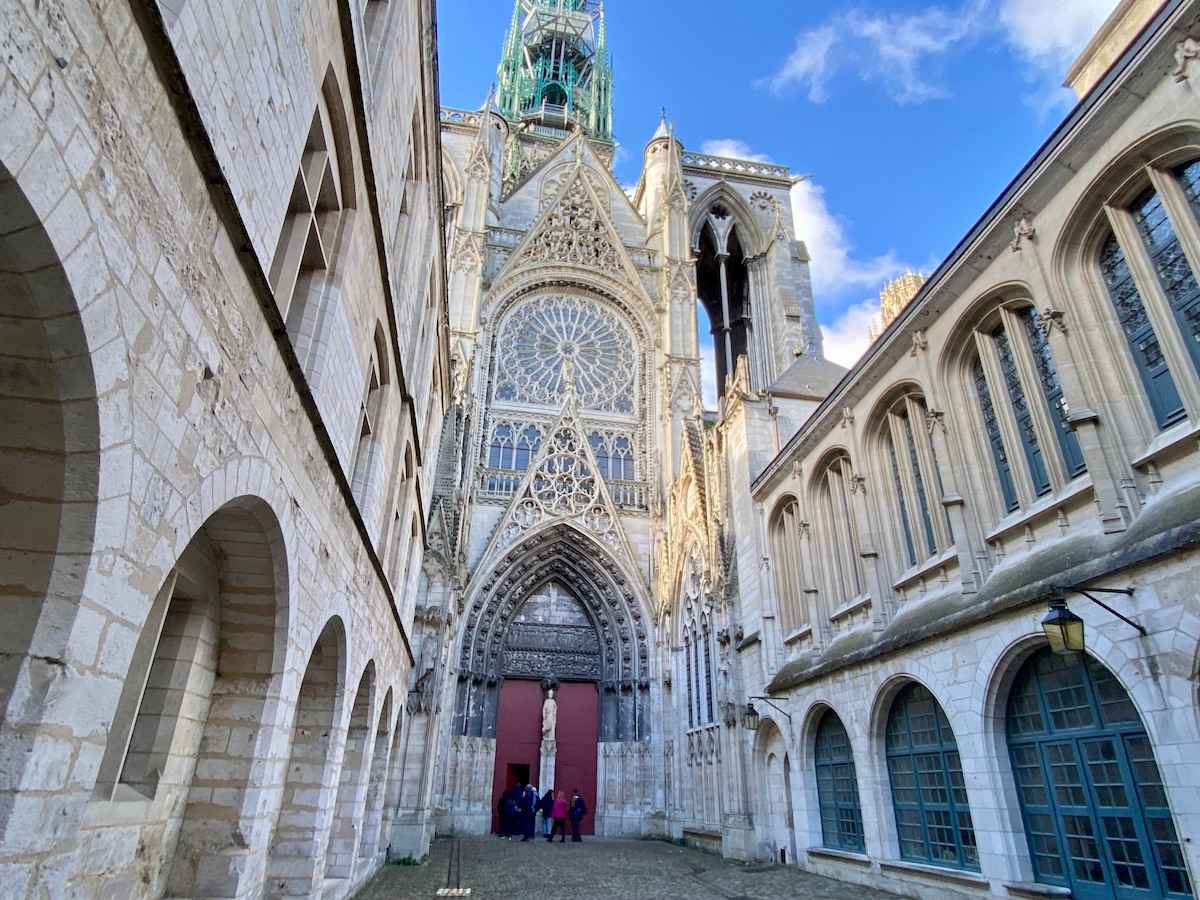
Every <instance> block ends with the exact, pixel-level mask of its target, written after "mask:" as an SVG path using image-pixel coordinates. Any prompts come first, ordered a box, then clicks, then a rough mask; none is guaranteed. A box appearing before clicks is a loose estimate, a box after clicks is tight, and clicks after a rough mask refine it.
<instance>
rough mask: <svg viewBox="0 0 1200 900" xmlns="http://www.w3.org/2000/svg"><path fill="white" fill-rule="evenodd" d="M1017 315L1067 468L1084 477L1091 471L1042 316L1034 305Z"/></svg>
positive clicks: (1070, 471)
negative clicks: (1021, 323) (1088, 469)
mask: <svg viewBox="0 0 1200 900" xmlns="http://www.w3.org/2000/svg"><path fill="white" fill-rule="evenodd" d="M1017 315H1018V316H1019V317H1020V319H1021V321H1022V322H1023V323H1024V325H1025V337H1026V338H1027V339H1028V341H1029V349H1030V351H1031V352H1032V353H1033V363H1034V366H1035V367H1036V368H1037V373H1038V380H1039V381H1041V384H1042V396H1043V397H1044V398H1045V400H1046V406H1047V408H1048V410H1049V412H1050V420H1051V422H1052V423H1053V424H1054V433H1055V435H1056V436H1057V437H1058V446H1059V449H1060V450H1061V451H1062V457H1063V465H1064V466H1065V467H1066V470H1067V474H1069V475H1071V476H1072V477H1074V476H1076V475H1082V474H1083V473H1084V472H1086V471H1087V463H1085V462H1084V461H1083V453H1082V452H1081V451H1080V449H1079V438H1077V437H1076V436H1075V429H1074V428H1072V427H1071V423H1070V420H1069V418H1068V416H1069V415H1070V412H1071V410H1070V408H1069V407H1068V406H1067V401H1066V399H1064V397H1063V390H1062V384H1060V383H1059V380H1058V367H1057V366H1056V365H1055V364H1054V354H1053V353H1052V352H1051V351H1050V342H1049V341H1048V340H1047V339H1046V331H1045V327H1044V323H1043V322H1042V317H1041V316H1039V315H1038V314H1037V312H1036V311H1035V310H1034V308H1033V307H1032V306H1027V307H1025V308H1024V309H1023V310H1021V311H1020V312H1019V313H1017Z"/></svg>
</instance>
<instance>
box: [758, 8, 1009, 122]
mask: <svg viewBox="0 0 1200 900" xmlns="http://www.w3.org/2000/svg"><path fill="white" fill-rule="evenodd" d="M986 6H987V0H967V2H966V3H965V4H964V5H963V6H962V7H961V8H960V9H957V10H955V9H948V8H946V7H943V6H930V7H927V8H925V9H923V10H921V11H920V12H917V13H912V14H904V13H880V12H876V11H874V10H872V11H867V10H863V9H850V10H847V11H844V12H841V13H838V14H836V15H835V16H834V17H833V18H832V19H830V20H829V21H828V22H827V23H825V24H823V25H820V26H818V27H816V28H810V29H807V30H805V31H802V32H800V34H799V35H798V36H797V38H796V46H795V48H794V49H793V50H792V52H791V54H790V55H789V56H788V58H787V59H786V60H785V61H784V63H783V65H782V66H781V67H780V68H779V69H778V70H777V71H776V72H775V73H774V74H772V75H771V76H769V77H768V78H766V79H763V81H762V82H761V84H762V85H763V86H765V87H766V88H767V89H769V90H770V91H771V92H772V93H774V94H783V93H785V92H786V91H788V90H790V89H791V88H802V89H804V90H805V91H806V93H807V95H808V99H809V100H811V101H812V102H814V103H823V102H824V101H825V100H827V99H828V98H829V82H830V81H831V80H832V79H833V78H834V76H835V75H837V74H838V73H839V71H840V70H847V71H851V72H852V73H853V74H855V75H857V76H858V77H859V78H861V79H862V80H863V81H872V82H878V83H880V84H881V85H882V86H883V88H884V90H885V91H886V92H887V93H888V95H889V96H890V97H891V98H892V99H893V100H895V101H896V102H897V103H921V102H924V101H926V100H932V99H935V98H938V97H944V96H946V94H947V91H946V89H945V88H944V87H942V85H941V84H939V83H938V81H937V80H936V78H935V76H934V75H932V74H929V73H927V72H926V69H927V67H928V66H929V64H930V62H931V61H932V60H933V59H935V58H936V57H939V56H944V55H945V54H947V53H948V52H950V51H951V50H953V49H955V48H956V47H958V46H960V45H962V44H964V43H966V42H967V41H969V40H971V39H972V38H974V37H975V35H976V34H978V33H979V31H980V30H981V29H983V28H984V27H985V24H986V23H985V18H984V15H983V14H984V11H985V9H986Z"/></svg>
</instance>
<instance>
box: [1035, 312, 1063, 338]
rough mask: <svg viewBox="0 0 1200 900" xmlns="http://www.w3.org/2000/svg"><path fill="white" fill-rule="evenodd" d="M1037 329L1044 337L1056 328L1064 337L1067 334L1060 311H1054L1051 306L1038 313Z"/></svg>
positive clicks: (1048, 335)
mask: <svg viewBox="0 0 1200 900" xmlns="http://www.w3.org/2000/svg"><path fill="white" fill-rule="evenodd" d="M1038 328H1040V329H1041V331H1042V334H1044V335H1045V336H1046V337H1050V335H1051V334H1052V333H1053V332H1054V330H1055V329H1056V328H1057V329H1058V330H1059V331H1060V332H1062V333H1063V334H1064V335H1065V334H1066V333H1067V325H1066V321H1065V319H1064V316H1063V311H1062V310H1061V309H1055V308H1054V307H1053V306H1047V307H1046V308H1045V309H1043V310H1042V311H1041V312H1040V313H1038Z"/></svg>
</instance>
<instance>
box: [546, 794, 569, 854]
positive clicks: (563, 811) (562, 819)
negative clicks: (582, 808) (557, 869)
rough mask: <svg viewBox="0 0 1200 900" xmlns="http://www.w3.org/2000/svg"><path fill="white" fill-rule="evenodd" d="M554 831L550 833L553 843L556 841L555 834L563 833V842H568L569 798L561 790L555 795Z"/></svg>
mask: <svg viewBox="0 0 1200 900" xmlns="http://www.w3.org/2000/svg"><path fill="white" fill-rule="evenodd" d="M553 811H554V833H552V834H551V835H550V841H551V843H553V842H554V834H561V835H562V841H561V843H564V844H565V843H566V842H567V798H566V797H564V796H563V792H562V791H559V792H558V793H557V794H556V795H555V796H554V810H553Z"/></svg>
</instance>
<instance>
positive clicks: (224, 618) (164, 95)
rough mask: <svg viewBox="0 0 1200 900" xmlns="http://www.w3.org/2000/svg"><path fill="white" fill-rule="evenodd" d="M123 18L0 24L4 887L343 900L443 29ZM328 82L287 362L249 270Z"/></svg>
mask: <svg viewBox="0 0 1200 900" xmlns="http://www.w3.org/2000/svg"><path fill="white" fill-rule="evenodd" d="M363 6H365V7H366V16H367V18H366V20H365V21H364V20H363V19H362V18H361V16H360V7H363ZM135 7H136V15H135V14H134V12H131V8H130V5H129V4H127V3H125V2H123V0H114V2H100V3H94V4H79V3H58V2H52V3H32V2H30V3H11V4H7V5H6V6H5V8H4V10H3V11H2V12H0V32H2V34H3V37H0V45H2V46H3V59H4V62H3V64H2V65H0V119H3V121H4V127H3V128H2V129H0V197H2V198H3V199H2V201H0V203H2V208H0V246H2V252H0V281H2V282H3V288H2V291H3V293H4V295H5V297H6V301H5V309H4V311H3V313H2V318H0V328H2V329H3V340H0V345H2V346H3V347H4V351H3V353H4V363H3V365H2V366H0V403H2V404H3V406H4V420H5V422H6V423H7V422H20V423H24V426H23V427H24V429H25V431H24V432H22V431H21V430H20V428H18V430H17V431H16V432H14V433H13V434H12V438H13V439H11V440H9V439H6V440H5V441H4V442H3V444H2V445H0V453H3V454H4V456H5V464H4V465H3V466H2V467H0V468H2V470H3V471H2V474H0V480H2V491H3V494H4V496H5V497H6V498H8V497H12V498H20V499H19V502H17V503H15V504H9V503H6V504H5V505H4V507H3V511H2V512H0V547H2V548H3V550H2V554H3V560H4V562H3V566H2V568H3V569H4V571H5V576H4V579H3V580H4V581H5V582H6V583H11V584H13V585H14V589H13V590H8V589H6V590H5V591H4V594H5V597H6V599H5V601H4V603H5V606H4V619H3V621H4V626H5V627H4V629H3V630H4V631H5V632H6V637H5V641H4V644H3V646H2V647H0V653H2V654H3V666H2V667H0V677H2V679H3V680H2V681H0V703H2V706H3V710H4V713H3V720H2V721H0V755H2V757H3V760H4V762H3V764H0V771H2V772H3V776H0V869H2V871H3V872H4V879H5V888H4V892H5V895H6V896H13V897H25V896H30V897H33V896H37V897H43V896H48V897H59V896H68V895H70V896H79V897H93V896H96V897H98V896H120V897H131V898H133V897H139V898H140V897H147V898H149V897H159V896H163V895H164V892H165V893H168V894H169V895H172V896H195V895H204V896H222V897H250V896H262V895H264V894H267V895H271V896H276V895H284V894H291V895H299V896H309V895H311V894H313V893H314V892H318V891H323V892H324V894H323V895H324V896H331V897H333V896H346V895H347V894H348V893H349V892H350V891H351V890H352V889H353V887H354V886H355V885H356V884H358V883H360V882H361V881H362V879H364V878H365V877H367V875H368V874H370V872H371V871H373V869H374V868H375V867H376V866H377V865H379V863H380V861H381V860H382V858H383V853H384V851H385V849H386V847H387V837H386V834H387V832H386V817H385V815H384V810H383V805H382V802H381V799H380V798H382V797H383V796H385V795H386V794H387V792H388V785H387V783H388V782H389V780H390V779H391V778H392V777H393V774H394V773H393V771H392V769H393V768H394V766H393V765H391V763H392V762H393V761H394V753H393V752H392V749H391V748H392V747H393V746H394V745H395V744H396V743H398V741H397V737H396V731H397V728H398V727H399V725H400V722H401V720H400V717H399V715H398V713H399V707H400V703H399V701H400V699H402V698H403V697H404V695H405V694H406V692H407V687H408V685H407V683H406V679H407V675H408V672H409V668H410V666H411V663H412V660H411V655H410V651H409V648H408V636H407V634H406V629H407V628H408V627H409V626H410V625H411V615H412V612H411V610H412V607H413V603H412V598H411V597H409V596H405V592H404V591H403V590H402V588H401V584H400V582H401V581H404V582H405V583H408V584H411V585H415V582H416V579H415V577H414V576H413V574H412V573H413V572H414V571H419V568H420V564H421V556H422V546H421V545H422V542H423V538H424V532H423V523H424V517H423V515H418V516H417V523H418V527H417V530H416V546H414V547H412V548H411V550H410V548H409V543H410V540H411V534H412V532H411V531H410V530H409V528H408V527H407V526H408V520H407V516H408V515H411V513H412V511H414V510H417V509H419V508H420V506H421V502H420V500H419V498H421V497H422V496H425V497H427V495H428V487H427V485H426V482H427V480H428V479H427V476H426V475H425V474H424V473H423V470H422V468H421V466H420V464H419V463H420V461H421V460H422V454H423V453H427V452H428V448H427V446H426V445H425V440H426V436H427V435H428V434H432V435H433V440H434V441H435V442H436V433H437V430H438V429H439V428H440V418H441V404H442V402H443V398H444V397H446V396H447V393H448V391H447V390H446V382H445V379H446V377H447V373H448V366H447V364H446V360H447V356H448V345H447V342H446V333H445V322H446V307H445V300H444V288H443V284H444V281H443V276H442V269H441V252H442V246H441V242H440V239H438V238H437V237H436V236H437V235H438V233H439V230H440V229H439V225H438V222H439V216H440V208H439V200H438V198H439V196H440V189H439V187H438V181H437V178H436V175H435V174H434V168H433V166H436V160H437V158H438V156H437V153H436V148H437V146H438V131H437V123H436V109H437V102H436V86H435V84H434V82H433V71H434V65H433V57H432V51H431V47H430V44H429V35H430V33H431V30H432V27H433V21H432V20H433V5H432V4H431V3H425V2H422V3H418V4H400V3H386V2H370V3H367V4H353V5H343V4H333V3H319V4H305V5H301V6H296V7H294V8H289V9H286V10H285V9H284V8H282V7H280V8H278V9H272V10H269V11H268V10H267V9H266V8H264V7H259V6H257V5H255V4H240V5H239V4H235V5H233V6H229V5H225V6H218V5H212V4H195V3H192V4H185V3H165V2H164V3H162V4H159V5H154V4H136V5H135ZM371 28H376V29H384V30H385V32H387V33H394V34H395V35H397V38H396V40H386V41H380V35H379V33H378V32H376V33H375V40H376V41H378V42H379V43H377V44H376V45H374V46H375V53H376V55H375V56H374V57H372V64H368V62H367V56H368V52H369V51H368V48H369V46H371V44H370V38H371V34H370V33H369V32H370V31H371ZM330 73H332V80H327V78H328V76H329V75H330ZM329 85H335V86H336V94H328V93H326V95H325V96H326V98H327V99H328V98H329V97H335V98H336V99H337V101H338V104H340V106H341V107H342V109H341V113H340V114H341V116H342V118H343V119H344V122H345V125H346V127H345V129H344V131H343V132H342V133H340V134H339V135H338V136H337V137H338V150H339V151H342V152H340V153H339V164H340V166H341V167H342V169H343V172H344V174H345V176H346V177H345V179H344V181H343V187H344V188H347V189H348V190H346V191H345V192H344V193H345V194H346V196H347V197H352V198H353V202H352V203H346V204H345V207H346V209H345V211H344V212H343V213H342V215H341V217H340V219H339V220H338V225H337V230H336V233H335V239H334V240H333V241H332V242H331V243H330V245H329V246H327V248H326V251H327V255H328V256H329V258H330V260H331V263H330V265H329V266H328V269H327V271H326V272H325V273H324V274H323V275H321V276H320V277H314V278H311V279H309V282H310V283H308V284H307V288H308V289H310V290H312V291H313V292H314V298H315V299H314V303H315V306H314V308H315V309H318V310H320V315H319V316H318V317H317V318H316V319H315V320H314V323H313V328H312V332H311V334H310V335H308V336H309V337H312V338H314V352H312V353H309V354H307V355H306V356H305V358H303V359H301V358H300V356H299V354H298V353H297V347H296V346H293V345H292V344H291V339H290V338H289V336H288V333H287V331H286V330H285V328H284V323H283V320H282V316H281V312H280V310H279V309H278V308H277V306H276V302H275V298H273V297H272V295H271V289H270V284H269V277H268V276H269V271H268V270H269V269H270V267H271V264H272V261H273V257H274V255H275V252H276V245H277V243H278V240H279V235H280V231H281V228H282V227H283V224H284V220H285V216H286V215H287V213H288V210H289V198H290V196H291V195H292V184H293V180H294V179H295V177H296V171H297V167H298V165H299V164H300V158H301V151H302V149H303V148H304V146H305V141H306V138H307V136H308V133H309V125H310V122H311V121H312V117H313V110H314V106H315V104H316V98H317V97H318V95H319V94H320V93H321V91H322V88H323V86H325V87H326V88H327V89H328V86H329ZM338 104H335V105H338ZM414 111H415V113H414ZM414 129H415V130H414ZM376 134H378V135H379V138H378V139H376V138H375V137H374V135H376ZM410 145H415V146H420V147H423V148H424V151H425V152H424V153H423V155H422V154H418V157H419V159H418V164H416V165H414V164H411V163H410V161H409V158H408V148H409V147H410ZM430 160H433V161H434V162H433V164H432V166H431V164H430ZM369 170H370V171H372V172H373V178H372V179H370V180H369V179H368V177H367V172H368V171H369ZM369 184H370V185H371V187H370V188H368V185H369ZM406 192H407V193H408V200H407V209H408V212H407V215H408V216H409V217H410V218H411V219H412V220H413V221H414V222H418V223H419V225H416V226H414V227H412V228H410V229H408V231H407V233H406V238H405V240H406V243H405V244H404V250H403V252H402V253H400V252H397V250H396V243H395V241H394V240H393V239H392V236H393V235H394V234H395V232H396V231H397V230H398V226H397V222H398V221H399V219H400V218H401V213H400V212H399V210H400V208H401V205H402V203H401V199H400V198H401V196H402V195H404V194H405V193H406ZM381 235H383V236H384V237H385V238H386V239H382V240H381V238H380V236H381ZM401 285H403V288H401ZM9 297H12V298H13V302H12V303H11V304H10V303H9V302H8V299H7V298H9ZM379 327H381V328H382V334H383V353H382V356H383V357H384V358H383V359H378V360H377V363H378V364H379V366H380V368H382V369H383V370H384V371H385V372H386V376H385V378H384V379H383V381H384V383H383V384H382V385H381V387H380V390H379V392H378V394H377V395H376V396H375V397H373V398H372V402H373V406H372V412H373V420H372V422H371V426H372V433H371V440H370V441H369V442H364V440H363V439H362V438H360V434H361V433H362V419H361V415H360V408H361V405H362V403H363V398H364V395H365V393H366V392H365V390H364V389H365V386H366V379H367V375H366V372H367V367H368V360H370V358H371V357H372V355H373V354H374V355H376V356H379V355H380V354H378V353H376V350H377V346H378V345H377V344H376V342H375V334H376V331H377V328H379ZM401 336H403V339H401ZM34 410H39V414H38V415H37V416H32V415H31V413H32V412H33V411H34ZM364 446H365V447H366V449H364ZM406 451H407V452H408V454H409V455H410V456H413V457H414V458H415V460H416V461H417V464H416V465H415V466H414V467H413V471H412V472H411V473H410V477H408V478H407V479H405V478H402V477H400V472H401V468H402V460H403V459H404V456H405V453H406ZM364 453H365V454H367V456H366V457H363V454H364ZM360 458H368V459H369V460H370V464H371V466H372V467H373V475H372V477H370V478H366V479H361V480H360V484H366V485H370V486H372V489H371V490H363V489H360V490H359V491H358V492H357V493H356V492H355V491H354V490H353V489H352V487H351V478H352V476H353V474H354V468H355V463H356V461H358V460H359V459H360ZM429 458H431V456H430V455H426V456H424V459H429ZM401 510H403V511H406V521H405V527H404V528H402V529H400V530H399V532H398V533H397V532H396V530H395V529H394V527H393V519H394V518H395V516H396V515H397V513H398V512H399V511H401ZM185 549H186V551H187V552H186V553H185ZM397 554H400V555H402V556H403V557H404V558H405V559H407V560H408V561H409V565H408V566H402V567H399V568H400V574H399V575H397V576H392V577H393V578H394V583H389V575H388V574H387V573H388V572H389V567H388V565H387V563H388V562H389V561H391V559H392V558H393V557H394V556H395V555H397ZM408 593H409V594H411V593H412V591H411V590H410V591H409V592H408ZM406 606H407V610H408V621H407V622H406V623H405V625H404V627H402V626H401V625H400V623H399V615H398V613H397V609H398V608H399V609H404V608H405V607H406ZM10 623H11V624H12V628H11V629H10V627H9V625H10ZM160 635H161V638H160ZM318 637H320V640H318ZM305 697H309V698H311V702H309V703H308V705H307V706H306V701H305V700H304V698H305ZM314 729H315V730H314ZM301 761H303V762H301ZM339 785H340V788H339ZM331 831H334V832H336V839H335V841H334V843H332V844H331V843H330V833H331ZM380 833H383V834H384V835H385V836H384V838H383V839H380V837H379V835H380Z"/></svg>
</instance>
